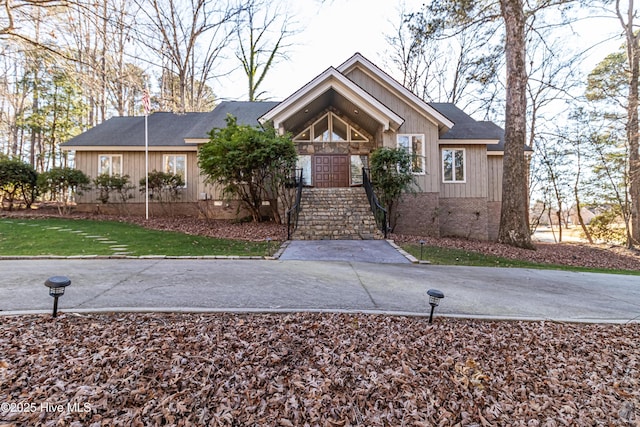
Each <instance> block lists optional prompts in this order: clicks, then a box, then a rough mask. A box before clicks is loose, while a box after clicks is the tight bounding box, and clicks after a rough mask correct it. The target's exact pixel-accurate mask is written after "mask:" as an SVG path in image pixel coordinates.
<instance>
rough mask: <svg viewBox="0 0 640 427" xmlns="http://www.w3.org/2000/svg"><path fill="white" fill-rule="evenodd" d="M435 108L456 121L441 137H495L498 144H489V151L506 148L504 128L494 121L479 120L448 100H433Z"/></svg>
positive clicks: (484, 138)
mask: <svg viewBox="0 0 640 427" xmlns="http://www.w3.org/2000/svg"><path fill="white" fill-rule="evenodd" d="M429 105H431V106H432V107H433V108H435V109H436V110H438V111H439V112H440V114H442V115H443V116H446V117H447V118H448V119H449V120H451V121H452V122H453V123H454V126H453V127H452V128H451V129H449V131H447V132H445V133H444V134H442V135H440V139H441V140H442V139H444V140H446V139H470V140H472V139H481V140H487V139H493V140H498V141H499V142H498V143H497V144H488V145H487V151H503V150H504V130H503V129H502V128H501V127H500V126H498V125H496V124H495V123H493V122H485V121H482V122H479V121H477V120H475V119H473V118H472V117H471V116H469V115H468V114H467V113H465V112H464V111H462V110H461V109H459V108H458V107H456V106H455V105H454V104H451V103H448V102H431V103H430V104H429Z"/></svg>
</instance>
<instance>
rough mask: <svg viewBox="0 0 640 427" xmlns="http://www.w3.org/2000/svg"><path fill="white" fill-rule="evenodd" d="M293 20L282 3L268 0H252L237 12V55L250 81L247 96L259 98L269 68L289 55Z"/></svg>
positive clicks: (263, 93) (254, 99)
mask: <svg viewBox="0 0 640 427" xmlns="http://www.w3.org/2000/svg"><path fill="white" fill-rule="evenodd" d="M293 25H294V24H293V21H292V18H291V16H290V15H289V14H288V12H287V11H286V10H283V4H282V3H274V2H271V1H265V0H249V1H248V2H247V4H246V5H245V9H244V10H243V11H242V13H240V14H238V17H237V23H236V28H235V34H236V42H237V43H238V47H237V49H236V57H237V58H238V60H239V61H240V63H241V64H242V69H243V71H244V73H245V75H246V76H247V81H248V100H249V101H259V100H261V99H262V98H263V97H264V95H265V92H264V91H260V90H259V88H260V85H261V84H262V83H263V81H264V78H265V77H266V75H267V73H268V72H269V70H271V68H272V66H273V65H274V64H275V63H276V62H277V61H278V60H279V59H286V50H287V48H288V47H289V46H291V45H290V44H287V40H288V39H289V38H290V37H292V36H293V35H294V34H295V33H296V31H295V30H294V29H292V26H293Z"/></svg>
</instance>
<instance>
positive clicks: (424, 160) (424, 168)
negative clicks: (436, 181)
mask: <svg viewBox="0 0 640 427" xmlns="http://www.w3.org/2000/svg"><path fill="white" fill-rule="evenodd" d="M405 136H406V137H408V138H409V147H408V148H409V154H410V155H411V156H412V158H411V173H412V174H414V175H425V174H426V173H427V157H426V154H425V151H426V147H425V145H426V143H425V135H424V133H399V134H398V136H397V137H396V145H397V146H398V148H404V147H403V146H402V145H400V137H405ZM414 136H419V137H420V138H422V153H420V154H419V155H418V157H419V158H420V159H421V160H422V171H420V172H414V171H413V155H414V154H413V151H411V150H412V147H411V140H412V139H413V137H414Z"/></svg>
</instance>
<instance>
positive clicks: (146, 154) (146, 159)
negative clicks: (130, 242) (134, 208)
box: [144, 111, 149, 219]
mask: <svg viewBox="0 0 640 427" xmlns="http://www.w3.org/2000/svg"><path fill="white" fill-rule="evenodd" d="M148 117H149V115H148V114H147V112H146V111H145V113H144V206H145V218H146V219H149V126H148Z"/></svg>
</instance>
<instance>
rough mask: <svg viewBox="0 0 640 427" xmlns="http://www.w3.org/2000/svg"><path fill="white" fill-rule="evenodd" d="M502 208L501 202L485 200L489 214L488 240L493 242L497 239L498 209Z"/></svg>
mask: <svg viewBox="0 0 640 427" xmlns="http://www.w3.org/2000/svg"><path fill="white" fill-rule="evenodd" d="M501 210H502V202H487V211H488V216H489V225H488V227H487V229H488V231H489V236H488V237H489V240H491V241H493V242H495V241H496V240H498V230H500V211H501Z"/></svg>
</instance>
